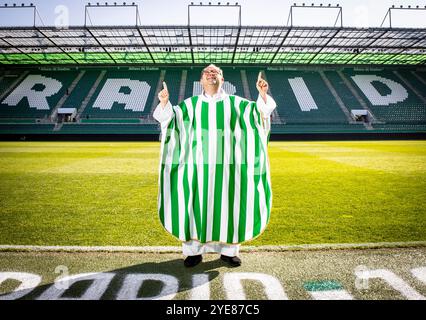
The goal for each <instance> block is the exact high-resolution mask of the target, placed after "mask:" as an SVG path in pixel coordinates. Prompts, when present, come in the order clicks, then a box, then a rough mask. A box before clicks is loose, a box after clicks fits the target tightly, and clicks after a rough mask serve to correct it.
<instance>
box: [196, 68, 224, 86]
mask: <svg viewBox="0 0 426 320" xmlns="http://www.w3.org/2000/svg"><path fill="white" fill-rule="evenodd" d="M224 80H225V79H224V78H223V75H222V72H221V70H220V69H219V68H218V67H216V66H213V65H210V66H207V67H206V68H204V69H203V72H202V75H201V80H200V82H201V86H202V87H203V89H204V90H205V89H206V87H213V88H216V89H220V87H221V86H222V84H223V82H224Z"/></svg>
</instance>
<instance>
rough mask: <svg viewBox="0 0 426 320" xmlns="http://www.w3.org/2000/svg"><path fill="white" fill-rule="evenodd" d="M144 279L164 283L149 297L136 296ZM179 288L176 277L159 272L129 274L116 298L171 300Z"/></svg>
mask: <svg viewBox="0 0 426 320" xmlns="http://www.w3.org/2000/svg"><path fill="white" fill-rule="evenodd" d="M146 280H152V281H160V282H162V283H163V284H164V286H163V287H162V288H161V291H160V292H159V293H158V294H157V295H155V296H151V297H138V292H139V289H140V288H141V286H142V284H143V282H144V281H146ZM178 289H179V281H178V279H177V278H175V277H173V276H170V275H167V274H161V273H146V274H138V273H136V274H129V275H127V276H126V277H125V278H124V281H123V285H122V286H121V289H120V291H119V292H118V293H117V300H171V299H173V298H174V297H175V295H176V293H177V291H178Z"/></svg>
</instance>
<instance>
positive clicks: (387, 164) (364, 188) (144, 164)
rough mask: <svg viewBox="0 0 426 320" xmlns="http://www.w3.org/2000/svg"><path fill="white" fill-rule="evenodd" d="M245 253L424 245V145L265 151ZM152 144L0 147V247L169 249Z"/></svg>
mask: <svg viewBox="0 0 426 320" xmlns="http://www.w3.org/2000/svg"><path fill="white" fill-rule="evenodd" d="M269 154H270V163H271V172H272V189H273V209H272V214H271V221H270V223H269V225H268V227H267V229H266V231H265V232H264V233H263V234H262V235H261V236H260V237H258V238H257V239H256V240H254V241H251V242H249V243H247V244H250V245H273V244H283V245H286V244H307V243H354V242H355V243H359V242H388V241H389V242H394V241H424V240H426V223H425V221H426V209H425V206H424V199H425V198H426V141H368V142H366V141H357V142H352V141H348V142H271V143H270V144H269ZM158 161H159V143H158V142H132V143H124V142H101V143H100V142H1V143H0V177H1V184H0V207H1V218H0V244H27V245H132V246H144V245H179V242H178V241H177V240H175V239H174V238H173V237H172V236H170V235H169V234H168V233H167V232H166V231H164V229H163V228H162V226H161V224H160V221H159V219H158V217H157V212H156V207H157V188H158V185H157V183H158V176H157V170H158Z"/></svg>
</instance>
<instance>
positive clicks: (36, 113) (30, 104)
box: [0, 68, 78, 119]
mask: <svg viewBox="0 0 426 320" xmlns="http://www.w3.org/2000/svg"><path fill="white" fill-rule="evenodd" d="M20 72H21V73H22V72H23V71H22V70H21V71H20ZM77 75H78V71H76V70H70V69H67V68H64V69H62V70H60V71H45V70H43V69H40V70H31V72H30V73H29V74H27V75H26V76H25V77H24V79H23V80H22V81H21V82H20V83H19V84H18V85H17V86H15V87H13V88H9V89H11V90H9V92H7V93H6V95H5V97H4V99H3V100H2V101H1V103H0V118H10V119H14V118H15V119H16V118H29V119H36V118H44V119H47V118H48V117H49V116H50V113H51V111H52V110H53V109H54V108H55V106H56V104H57V103H58V102H59V100H60V99H61V97H62V96H64V95H65V94H66V91H67V88H68V86H69V85H70V84H71V83H72V81H73V80H74V79H75V78H76V77H77Z"/></svg>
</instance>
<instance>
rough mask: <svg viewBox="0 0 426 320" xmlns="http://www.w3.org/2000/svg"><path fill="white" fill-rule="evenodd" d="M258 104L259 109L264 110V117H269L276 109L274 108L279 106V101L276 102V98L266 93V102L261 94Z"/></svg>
mask: <svg viewBox="0 0 426 320" xmlns="http://www.w3.org/2000/svg"><path fill="white" fill-rule="evenodd" d="M256 104H257V107H258V108H259V110H260V111H262V114H263V117H264V118H269V116H270V115H271V113H272V111H274V109H275V108H276V107H277V103H276V102H275V100H274V99H273V98H272V97H271V96H270V95H268V94H267V95H266V103H265V101H263V99H262V97H261V96H260V94H259V97H258V98H257V101H256Z"/></svg>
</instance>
